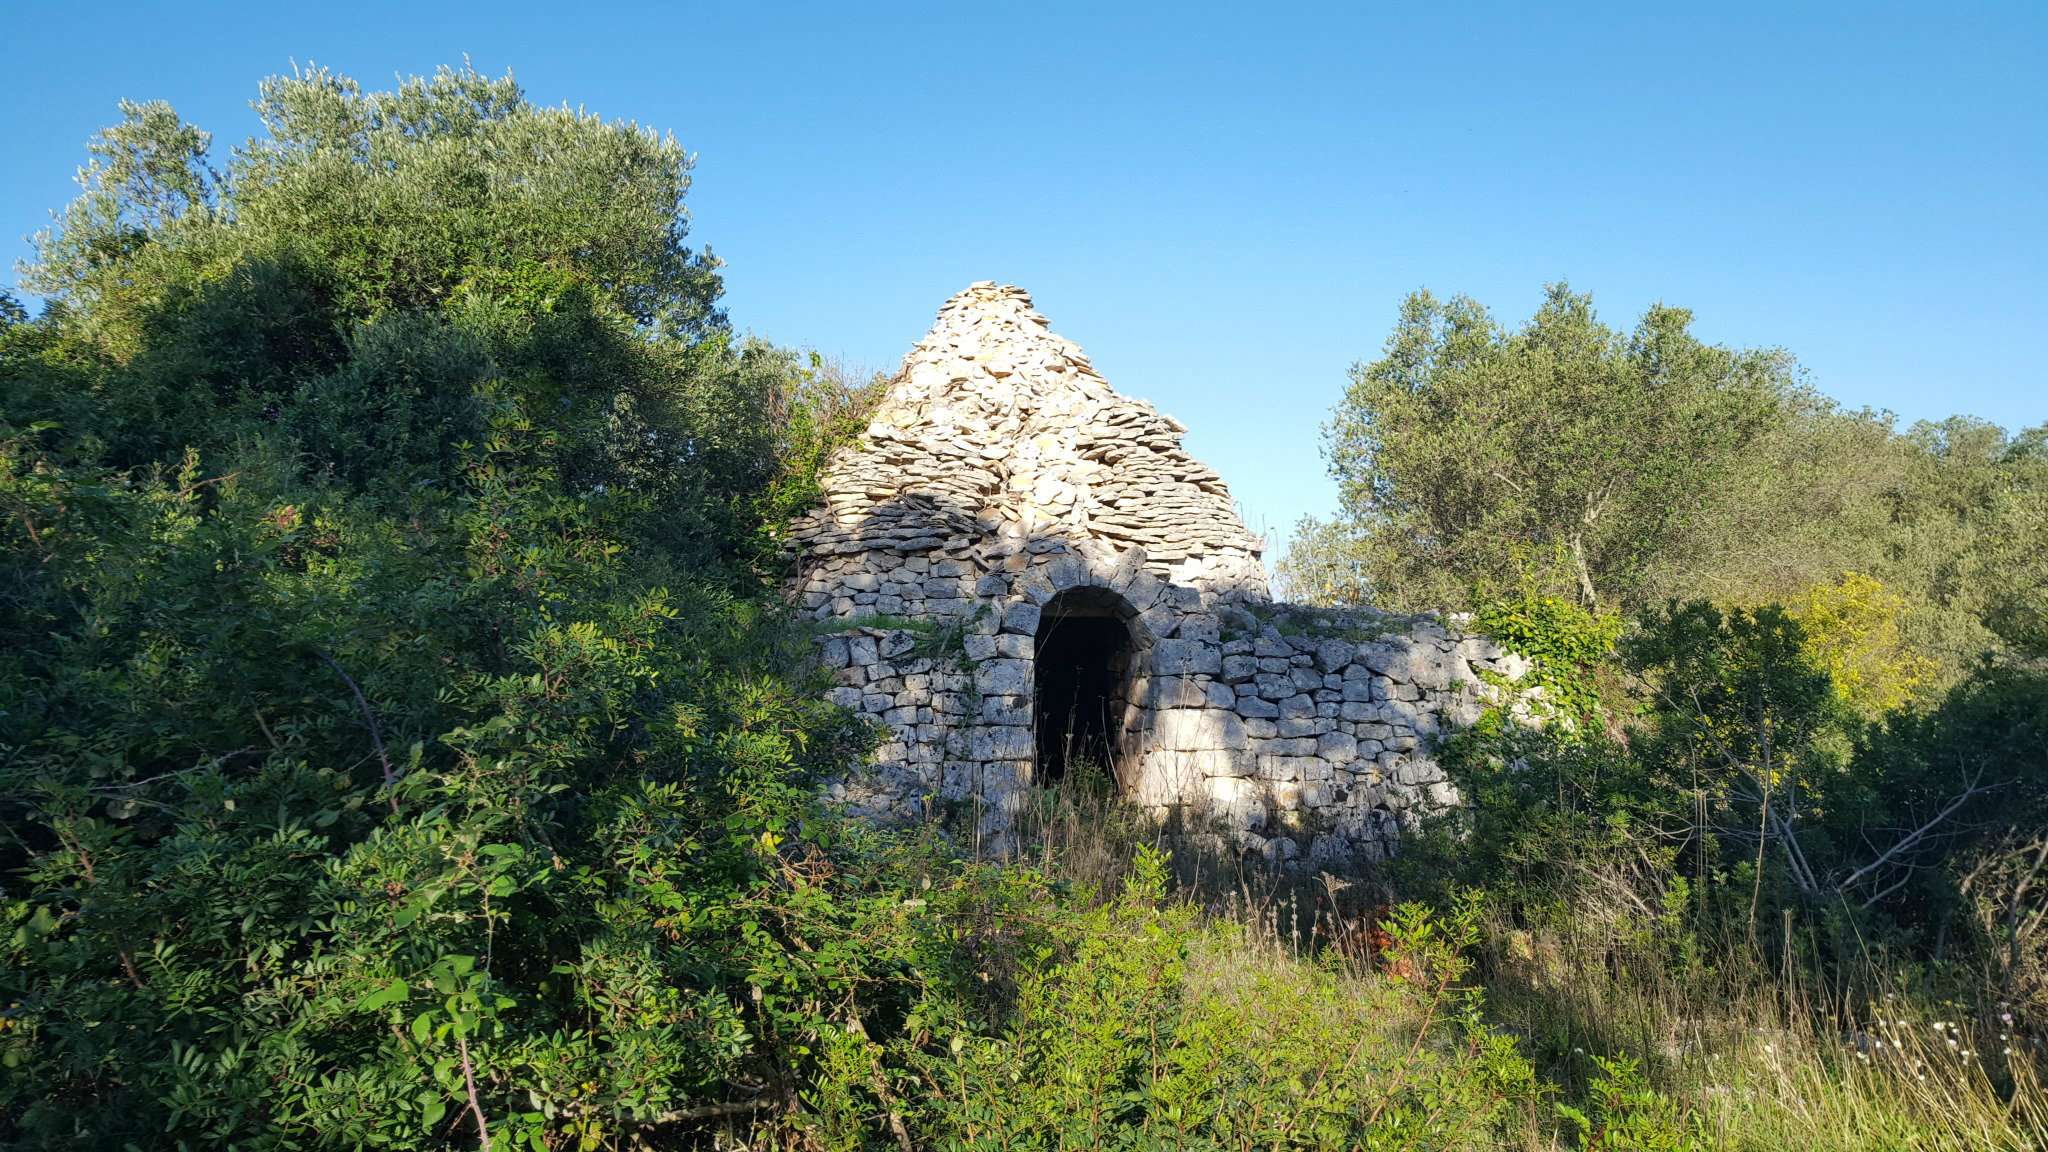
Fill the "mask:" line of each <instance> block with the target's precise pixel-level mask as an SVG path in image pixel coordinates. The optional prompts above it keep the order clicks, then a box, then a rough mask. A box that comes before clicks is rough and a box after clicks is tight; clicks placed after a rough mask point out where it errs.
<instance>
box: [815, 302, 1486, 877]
mask: <svg viewBox="0 0 2048 1152" xmlns="http://www.w3.org/2000/svg"><path fill="white" fill-rule="evenodd" d="M1185 432H1186V428H1185V427H1184V426H1182V425H1181V424H1180V423H1178V422H1177V421H1175V420H1174V419H1173V418H1172V417H1170V416H1167V415H1165V414H1163V413H1161V412H1159V411H1158V410H1156V409H1154V408H1153V407H1152V406H1151V405H1150V404H1147V403H1145V402H1144V401H1141V400H1134V399H1131V398H1129V397H1126V396H1122V395H1119V394H1118V393H1117V392H1115V391H1114V390H1113V389H1111V388H1110V386H1109V383H1108V382H1107V381H1105V380H1104V379H1103V378H1102V377H1101V376H1100V375H1098V374H1097V373H1096V371H1095V369H1094V367H1093V366H1092V365H1090V364H1089V362H1088V357H1087V356H1086V355H1085V354H1083V353H1082V351H1081V349H1080V348H1079V347H1077V346H1076V345H1075V344H1073V343H1072V342H1071V341H1068V340H1065V339H1062V338H1061V337H1059V336H1056V335H1054V334H1053V333H1052V332H1051V330H1050V329H1049V328H1048V327H1047V322H1046V319H1045V317H1043V316H1041V315H1039V314H1038V313H1037V312H1036V311H1035V310H1033V308H1032V305H1031V298H1030V296H1028V295H1027V294H1026V293H1025V292H1024V290H1023V289H1021V288H1017V287H1012V286H1004V285H997V284H994V283H991V282H987V281H984V282H981V283H977V284H974V285H972V286H971V287H969V288H968V289H967V290H966V291H964V292H961V293H960V294H959V295H957V296H955V297H953V298H952V299H951V300H948V301H947V302H946V304H945V306H944V307H942V308H941V309H939V316H938V322H937V323H935V324H934V325H933V326H932V329H931V331H930V332H929V333H927V334H926V335H925V337H924V339H923V340H921V341H919V343H918V345H917V346H916V347H915V348H913V349H911V351H910V354H909V356H907V357H905V358H904V361H903V366H902V368H901V369H900V370H899V371H898V372H897V373H896V375H895V377H894V378H893V379H892V380H891V381H890V383H889V386H888V391H887V394H886V396H885V397H884V399H883V400H882V401H881V403H880V405H879V407H878V408H877V410H876V411H875V413H874V416H873V418H872V420H871V421H870V423H869V424H868V427H867V430H866V434H865V435H864V436H862V437H861V438H860V439H859V440H858V441H857V442H856V443H854V444H851V445H849V446H848V447H846V448H845V449H843V450H842V451H840V452H839V453H838V454H837V455H836V456H835V457H834V458H833V459H832V460H831V461H830V463H829V464H828V466H827V468H826V471H825V475H824V490H825V500H824V503H823V505H822V506H821V507H819V508H817V509H815V510H813V511H812V512H811V513H810V514H808V515H807V516H806V517H804V518H803V519H802V520H800V521H799V522H798V523H797V524H796V525H795V527H794V530H793V532H792V533H791V538H790V544H791V547H792V548H793V549H794V552H795V557H794V559H795V563H796V576H795V579H794V582H793V584H792V588H791V594H792V596H793V597H794V598H795V600H796V602H797V604H798V605H799V607H800V609H801V611H802V612H803V613H804V615H806V616H807V617H809V618H811V619H812V620H813V621H814V622H815V625H814V626H815V627H816V628H817V629H818V631H819V635H820V641H819V644H820V649H821V656H822V658H823V660H824V662H825V664H826V665H827V666H828V667H829V668H831V669H832V670H833V673H834V675H835V676H836V678H837V681H838V684H839V687H837V688H835V689H834V690H833V693H832V695H833V698H834V699H835V700H837V701H839V702H841V703H843V704H845V705H847V706H848V707H851V708H854V709H857V710H859V711H860V712H861V713H863V714H865V715H867V716H869V717H872V718H873V719H874V720H875V721H876V722H878V723H879V724H881V725H883V726H885V728H886V730H887V734H886V735H885V736H884V738H883V743H882V745H881V747H880V749H879V751H878V753H877V756H876V762H875V763H873V764H871V765H866V766H863V767H861V768H859V769H857V770H855V771H853V772H851V773H849V775H848V776H847V777H846V778H845V779H843V780H841V781H839V782H837V783H836V784H834V785H833V787H832V793H833V795H834V797H835V798H836V799H838V800H839V801H841V802H842V803H845V804H848V805H851V806H853V807H855V808H856V809H859V810H862V811H864V812H867V813H869V814H872V815H874V816H877V817H882V818H894V819H905V818H913V817H924V816H928V815H933V814H967V815H968V817H969V820H970V822H971V823H970V825H969V826H971V827H976V828H979V830H980V831H981V832H982V834H983V835H985V836H993V837H997V838H1000V837H1001V836H1002V835H1003V833H1004V832H1005V831H1006V830H1007V828H1008V827H1009V825H1010V821H1011V819H1012V817H1013V816H1014V814H1015V813H1016V812H1017V811H1018V810H1019V808H1020V807H1021V805H1022V801H1023V800H1024V798H1025V797H1026V795H1027V793H1026V790H1027V789H1029V788H1031V787H1032V786H1033V785H1034V784H1039V783H1045V782H1050V781H1053V780H1057V779H1059V778H1060V777H1062V776H1063V775H1064V774H1065V773H1067V772H1069V771H1100V772H1106V773H1108V774H1109V777H1110V779H1111V780H1113V782H1114V786H1115V788H1116V789H1117V791H1118V793H1119V794H1120V795H1122V796H1123V797H1125V798H1126V799H1127V800H1128V801H1129V802H1131V803H1133V804H1137V805H1140V806H1142V807H1144V808H1146V809H1148V810H1151V811H1154V812H1157V813H1162V814H1163V813H1166V812H1170V811H1172V810H1174V809H1176V808H1179V809H1181V810H1183V811H1185V812H1189V813H1191V814H1196V815H1199V816H1202V817H1204V818H1207V817H1213V818H1215V819H1216V820H1217V821H1219V822H1220V825H1221V827H1223V828H1224V829H1225V830H1226V831H1227V832H1228V834H1229V835H1230V836H1231V837H1232V838H1234V839H1235V841H1236V842H1237V845H1238V846H1239V847H1240V848H1242V849H1245V850H1248V851H1257V852H1259V853H1261V854H1263V855H1264V856H1265V857H1267V858H1268V859H1270V860H1274V861H1276V862H1280V863H1283V864H1288V865H1291V866H1300V863H1301V862H1308V863H1312V864H1313V865H1315V866H1317V867H1331V866H1339V865H1342V864H1343V863H1346V862H1348V861H1350V860H1352V859H1354V858H1357V857H1359V856H1363V857H1365V858H1368V859H1370V858H1374V857H1377V856H1378V855H1379V854H1381V853H1383V852H1385V851H1387V850H1388V849H1389V848H1390V847H1391V844H1392V839H1393V837H1395V836H1396V835H1398V833H1399V830H1400V828H1401V827H1402V826H1403V825H1404V824H1408V823H1412V822H1413V821H1414V820H1415V819H1416V818H1417V817H1418V816H1419V815H1420V814H1421V813H1423V812H1426V811H1427V810H1429V809H1431V808H1435V807H1441V806H1445V805H1449V804H1453V803H1455V802H1456V800H1457V794H1456V791H1455V790H1454V789H1453V788H1452V787H1451V785H1450V784H1449V783H1448V782H1447V781H1445V779H1444V777H1443V773H1442V771H1441V770H1440V769H1439V768H1438V766H1437V765H1436V763H1435V762H1434V761H1433V760H1432V759H1431V758H1430V755H1429V746H1430V743H1431V740H1432V738H1433V737H1434V736H1436V735H1437V734H1438V733H1440V732H1441V731H1442V730H1443V729H1444V727H1445V726H1446V725H1447V724H1449V723H1452V722H1463V721H1467V720H1469V719H1470V718H1471V717H1472V716H1473V715H1475V714H1476V713H1477V711H1478V709H1479V707H1480V706H1481V702H1482V700H1483V699H1485V698H1488V697H1490V696H1491V695H1492V694H1493V692H1494V691H1495V690H1494V689H1492V688H1490V687H1488V686H1487V685H1485V684H1483V683H1482V680H1481V678H1480V676H1479V674H1478V673H1479V672H1480V671H1481V670H1488V671H1492V672H1495V673H1498V674H1500V675H1502V676H1507V677H1511V678H1512V677H1516V676H1519V675H1520V674H1521V671H1522V668H1523V665H1522V662H1521V661H1520V660H1519V658H1517V657H1514V656H1512V655H1509V654H1506V653H1503V652H1502V651H1501V650H1500V649H1499V648H1497V647H1496V646H1494V645H1492V644H1491V643H1489V642H1487V641H1484V640H1481V639H1478V638H1474V637H1466V636H1460V635H1457V634H1455V633H1453V632H1452V631H1449V630H1447V629H1446V628H1445V627H1444V626H1443V625H1442V624H1441V623H1439V622H1438V621H1437V620H1435V619H1433V618H1429V617H1419V618H1408V617H1389V616H1384V615H1379V614H1376V613H1371V612H1350V613H1333V612H1329V611H1325V610H1318V609H1309V608H1300V607H1290V606H1286V605H1279V604H1275V603H1273V602H1272V601H1271V598H1270V595H1269V593H1268V590H1267V586H1266V579H1265V570H1264V568H1263V566H1262V563H1261V557H1260V553H1261V549H1262V541H1261V540H1260V539H1259V538H1258V537H1257V536H1254V535H1253V534H1252V533H1250V532H1249V531H1247V530H1246V529H1245V526H1244V524H1243V523H1242V522H1241V521H1240V520H1239V518H1238V516H1237V513H1236V511H1235V510H1234V508H1233V505H1232V503H1231V498H1230V493H1229V490H1228V489H1226V488H1225V487H1224V485H1223V482H1222V480H1221V479H1220V478H1218V477H1217V475H1216V474H1215V473H1214V472H1212V471H1210V470H1209V469H1208V468H1207V467H1205V466H1204V465H1202V464H1201V463H1200V462H1199V461H1197V460H1195V459H1193V458H1192V457H1190V456H1189V455H1188V454H1187V453H1186V452H1185V451H1183V450H1182V448H1181V437H1182V435H1183V433H1185Z"/></svg>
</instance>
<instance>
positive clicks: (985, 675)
mask: <svg viewBox="0 0 2048 1152" xmlns="http://www.w3.org/2000/svg"><path fill="white" fill-rule="evenodd" d="M974 686H975V687H976V688H977V689H979V690H980V691H981V693H982V694H983V695H985V696H1028V695H1030V693H1031V662H1030V661H1028V660H983V661H982V662H981V663H980V664H977V665H976V666H975V668H974ZM976 759H990V757H976Z"/></svg>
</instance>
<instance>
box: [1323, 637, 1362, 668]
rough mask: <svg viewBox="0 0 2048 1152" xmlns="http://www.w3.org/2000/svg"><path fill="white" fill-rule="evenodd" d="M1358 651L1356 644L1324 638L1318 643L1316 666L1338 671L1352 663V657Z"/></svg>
mask: <svg viewBox="0 0 2048 1152" xmlns="http://www.w3.org/2000/svg"><path fill="white" fill-rule="evenodd" d="M1357 651H1358V646H1357V645H1356V644H1352V643H1349V642H1348V641H1344V640H1324V641H1322V642H1321V643H1319V644H1317V645H1316V651H1315V660H1316V667H1317V668H1319V669H1321V670H1323V671H1324V672H1336V671H1338V670H1339V669H1341V668H1343V667H1344V666H1345V665H1346V664H1349V663H1351V657H1352V655H1353V654H1354V653H1356V652H1357Z"/></svg>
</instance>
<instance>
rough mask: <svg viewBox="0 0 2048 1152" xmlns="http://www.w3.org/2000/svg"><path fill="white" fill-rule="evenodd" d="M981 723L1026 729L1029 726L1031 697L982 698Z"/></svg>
mask: <svg viewBox="0 0 2048 1152" xmlns="http://www.w3.org/2000/svg"><path fill="white" fill-rule="evenodd" d="M981 722H982V723H984V724H999V725H1002V726H1004V727H1020V728H1028V727H1030V726H1031V697H1029V696H984V697H982V699H981Z"/></svg>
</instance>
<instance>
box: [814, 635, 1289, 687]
mask: <svg viewBox="0 0 2048 1152" xmlns="http://www.w3.org/2000/svg"><path fill="white" fill-rule="evenodd" d="M1225 647H1228V645H1225ZM841 663H845V661H841ZM1258 671H1259V662H1258V661H1257V660H1254V659H1252V658H1251V657H1250V656H1236V655H1226V656H1224V657H1223V679H1224V680H1225V681H1226V682H1228V683H1231V684H1236V683H1239V682H1241V681H1245V680H1249V679H1251V678H1252V677H1253V676H1255V675H1257V674H1258Z"/></svg>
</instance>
